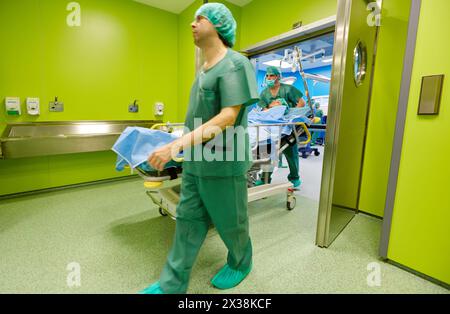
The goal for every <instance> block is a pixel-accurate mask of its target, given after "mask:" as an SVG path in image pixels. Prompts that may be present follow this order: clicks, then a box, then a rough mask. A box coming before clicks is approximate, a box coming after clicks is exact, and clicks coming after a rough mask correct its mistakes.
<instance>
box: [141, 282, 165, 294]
mask: <svg viewBox="0 0 450 314" xmlns="http://www.w3.org/2000/svg"><path fill="white" fill-rule="evenodd" d="M139 294H164V292H163V291H162V289H161V286H160V285H159V281H157V282H155V283H154V284H152V285H150V286H148V287H147V288H145V289H144V290H141V291H139Z"/></svg>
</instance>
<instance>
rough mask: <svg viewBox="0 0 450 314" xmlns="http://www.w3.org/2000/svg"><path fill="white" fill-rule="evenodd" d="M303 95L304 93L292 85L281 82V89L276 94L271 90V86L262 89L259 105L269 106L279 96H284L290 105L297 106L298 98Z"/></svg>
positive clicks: (262, 106)
mask: <svg viewBox="0 0 450 314" xmlns="http://www.w3.org/2000/svg"><path fill="white" fill-rule="evenodd" d="M302 97H303V93H302V92H301V91H299V90H298V89H297V88H295V87H294V86H292V85H288V84H283V83H280V89H279V91H278V94H277V95H276V96H273V95H272V93H271V92H270V88H269V87H268V88H266V89H264V90H263V91H262V93H261V96H260V100H259V102H258V106H260V107H261V108H263V109H264V108H267V106H269V105H270V104H271V103H272V102H273V101H274V100H277V99H278V98H284V100H286V102H287V103H288V105H289V107H291V108H293V107H297V103H298V100H299V99H300V98H302Z"/></svg>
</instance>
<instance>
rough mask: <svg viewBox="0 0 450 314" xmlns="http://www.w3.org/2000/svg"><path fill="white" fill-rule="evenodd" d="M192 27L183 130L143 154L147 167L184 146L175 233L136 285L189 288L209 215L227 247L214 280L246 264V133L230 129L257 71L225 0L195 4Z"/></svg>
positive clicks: (238, 272)
mask: <svg viewBox="0 0 450 314" xmlns="http://www.w3.org/2000/svg"><path fill="white" fill-rule="evenodd" d="M192 32H193V36H194V41H195V44H196V46H197V47H199V48H201V50H202V53H203V56H204V58H205V63H204V64H203V67H202V69H201V71H200V73H199V74H198V75H197V77H196V79H195V82H194V84H193V86H192V89H191V95H190V101H189V107H188V111H187V115H186V121H185V126H186V127H187V128H189V132H185V135H183V136H182V137H181V138H180V139H179V140H176V141H174V142H172V143H171V144H169V145H166V146H163V147H162V148H160V149H158V150H157V151H155V152H154V153H153V154H152V155H151V156H150V157H149V160H148V162H149V163H150V165H151V166H152V167H153V168H155V169H158V170H162V169H163V167H164V165H165V164H166V163H167V162H168V161H170V160H171V158H172V157H173V156H176V154H178V153H179V152H180V151H182V150H183V152H184V157H185V161H184V162H183V177H182V185H181V197H180V203H179V204H178V207H177V220H176V231H175V237H174V242H173V244H172V248H171V250H170V253H169V256H168V259H167V262H166V264H165V266H164V269H163V271H162V273H161V276H160V278H159V281H157V282H156V283H154V284H152V285H150V286H149V287H148V288H146V289H144V290H142V291H141V292H142V293H148V294H157V293H185V292H186V291H187V288H188V283H189V276H190V273H191V270H192V267H193V264H194V262H195V259H196V257H197V254H198V252H199V250H200V247H201V245H202V243H203V241H204V240H205V237H206V234H207V232H208V229H209V226H210V224H211V223H212V224H214V226H215V227H216V230H217V232H218V233H219V235H220V237H221V238H222V240H223V241H224V243H225V245H226V247H227V249H228V258H227V263H226V264H225V265H224V266H223V267H222V268H221V269H220V270H219V272H218V273H217V274H216V275H215V276H214V277H213V278H212V280H211V283H212V285H213V286H215V287H216V288H219V289H228V288H232V287H234V286H236V285H238V284H239V283H240V282H241V281H242V280H243V279H244V278H245V277H246V276H247V275H248V274H249V272H250V270H251V268H252V244H251V241H250V237H249V228H248V225H249V223H248V215H247V177H246V173H247V171H248V170H249V168H250V166H251V154H250V152H249V140H248V134H247V133H246V132H245V134H244V135H243V136H241V135H242V134H241V135H239V134H238V133H234V128H233V127H235V128H236V127H240V128H241V129H245V128H246V127H247V107H248V106H250V105H252V104H254V103H256V102H257V101H258V93H257V87H256V75H255V72H254V69H253V67H252V65H251V63H250V62H249V60H248V59H247V58H246V57H244V56H242V55H241V54H239V53H238V52H236V51H234V50H232V49H231V47H233V45H234V42H235V34H236V22H235V20H234V18H233V16H232V14H231V12H230V11H229V10H228V9H227V8H226V7H225V6H224V5H223V4H220V3H208V4H204V5H203V6H201V7H200V9H199V10H198V11H197V12H196V14H195V21H194V22H193V23H192ZM213 137H214V139H212V138H213ZM224 139H226V140H224ZM211 144H213V145H211ZM206 149H209V152H210V153H211V152H212V153H213V154H215V157H216V158H215V159H214V160H210V159H208V158H206V155H205V154H204V152H205V151H206ZM199 152H200V156H198V153H199ZM202 152H203V153H202ZM230 152H231V153H230ZM208 160H210V161H208Z"/></svg>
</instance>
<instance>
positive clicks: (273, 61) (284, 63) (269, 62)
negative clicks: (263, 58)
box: [263, 60, 291, 69]
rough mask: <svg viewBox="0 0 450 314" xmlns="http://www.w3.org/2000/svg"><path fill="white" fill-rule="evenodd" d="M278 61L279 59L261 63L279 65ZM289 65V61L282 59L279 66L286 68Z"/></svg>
mask: <svg viewBox="0 0 450 314" xmlns="http://www.w3.org/2000/svg"><path fill="white" fill-rule="evenodd" d="M280 61H281V60H271V61H267V62H264V63H263V64H264V65H268V66H274V67H280ZM290 67H291V65H290V64H289V63H287V62H285V61H283V62H282V63H281V68H282V69H288V68H290Z"/></svg>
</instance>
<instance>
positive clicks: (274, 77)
mask: <svg viewBox="0 0 450 314" xmlns="http://www.w3.org/2000/svg"><path fill="white" fill-rule="evenodd" d="M266 79H268V80H276V79H278V75H275V74H267V75H266Z"/></svg>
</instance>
